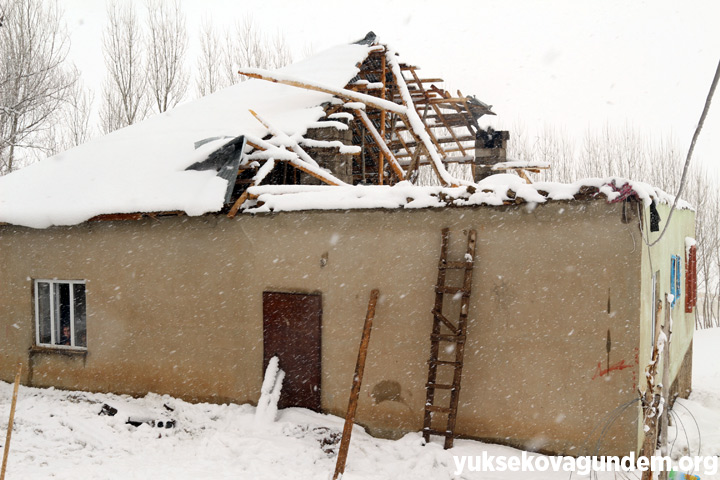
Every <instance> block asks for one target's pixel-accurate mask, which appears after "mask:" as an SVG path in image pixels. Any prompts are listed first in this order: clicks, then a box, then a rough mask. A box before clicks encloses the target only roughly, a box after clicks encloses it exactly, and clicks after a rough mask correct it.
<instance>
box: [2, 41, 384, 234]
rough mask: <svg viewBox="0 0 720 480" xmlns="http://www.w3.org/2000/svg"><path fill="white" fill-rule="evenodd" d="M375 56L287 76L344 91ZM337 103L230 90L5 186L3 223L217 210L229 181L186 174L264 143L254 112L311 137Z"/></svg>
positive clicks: (23, 173) (330, 56) (341, 53)
mask: <svg viewBox="0 0 720 480" xmlns="http://www.w3.org/2000/svg"><path fill="white" fill-rule="evenodd" d="M371 48H372V47H371V46H369V45H360V44H352V45H341V46H338V47H335V48H332V49H330V50H327V51H324V52H322V53H319V54H317V55H315V56H313V57H311V58H309V59H307V60H304V61H301V62H298V63H295V64H293V65H290V66H288V67H285V68H284V69H282V72H283V73H284V74H287V75H290V76H294V77H299V78H304V79H307V80H309V81H313V82H317V83H319V84H323V85H328V86H331V87H334V88H337V89H342V88H343V87H345V85H346V84H347V83H348V81H349V80H350V79H352V78H353V77H354V76H355V75H356V74H357V72H358V67H357V65H358V64H360V63H361V62H362V61H363V60H364V59H365V58H366V56H367V55H368V52H369V51H370V49H371ZM331 99H332V95H329V94H327V93H321V92H317V91H310V90H304V89H300V88H295V87H291V86H286V85H280V84H275V83H270V82H264V81H261V80H249V81H246V82H242V83H239V84H237V85H234V86H231V87H228V88H226V89H224V90H221V91H219V92H216V93H214V94H212V95H209V96H206V97H203V98H201V99H199V100H196V101H193V102H189V103H186V104H183V105H180V106H178V107H176V108H174V109H172V110H170V111H168V112H166V113H163V114H161V115H156V116H154V117H151V118H149V119H147V120H145V121H143V122H140V123H137V124H135V125H131V126H129V127H126V128H123V129H121V130H118V131H115V132H113V133H111V134H109V135H105V136H103V137H100V138H97V139H95V140H92V141H90V142H88V143H86V144H83V145H80V146H78V147H75V148H73V149H71V150H68V151H66V152H63V153H61V154H59V155H55V156H54V157H50V158H47V159H45V160H42V161H41V162H38V163H36V164H33V165H30V166H28V167H26V168H23V169H21V170H18V171H16V172H13V173H11V174H9V175H6V176H4V177H0V222H5V223H11V224H15V225H24V226H30V227H34V228H45V227H48V226H51V225H74V224H78V223H82V222H84V221H86V220H88V219H90V218H92V217H94V216H97V215H102V214H116V213H134V212H163V211H183V212H186V213H187V214H188V215H202V214H204V213H208V212H216V211H219V210H220V209H222V207H223V204H224V201H225V197H226V190H227V181H226V180H224V179H222V178H221V177H219V176H217V174H216V173H217V172H216V171H214V170H204V171H202V170H200V171H198V170H186V168H188V167H189V166H191V165H193V164H195V163H197V162H202V161H203V160H205V159H206V158H207V157H208V155H210V154H211V153H212V152H214V151H216V150H217V149H218V148H220V147H221V146H223V145H224V144H226V143H227V142H229V141H230V140H232V139H233V138H236V137H238V136H240V135H252V136H255V137H259V138H262V137H263V136H264V135H265V134H266V133H267V130H266V128H265V127H264V126H263V125H262V124H261V123H260V122H258V120H257V119H255V118H254V117H253V116H252V115H251V113H250V112H249V109H253V110H255V111H256V112H258V113H259V114H261V115H262V116H263V117H264V118H267V119H268V120H270V121H271V122H272V124H273V126H274V127H275V128H277V129H278V130H282V131H285V132H300V133H304V131H305V130H306V129H307V128H308V127H309V126H312V124H313V123H314V122H316V121H318V120H319V119H320V118H321V117H322V116H323V115H324V109H323V108H322V107H321V104H323V103H324V102H329V101H330V100H331ZM208 139H213V140H210V141H207V140H208ZM203 141H205V143H202V142H203ZM196 143H202V145H199V146H198V147H197V148H196Z"/></svg>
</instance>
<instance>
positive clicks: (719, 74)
mask: <svg viewBox="0 0 720 480" xmlns="http://www.w3.org/2000/svg"><path fill="white" fill-rule="evenodd" d="M718 78H720V62H718V66H717V68H716V69H715V77H714V78H713V81H712V85H710V91H709V92H708V96H707V98H706V99H705V108H703V111H702V115H700V121H699V122H698V125H697V127H695V134H694V135H693V137H692V141H691V142H690V148H689V149H688V153H687V157H686V158H685V166H684V167H683V173H682V177H681V178H680V188H678V192H677V195H675V200H674V201H673V204H672V208H670V214H669V215H668V219H667V222H665V227H664V228H663V230H662V232H660V236H659V237H658V238H656V239H655V241H654V242H652V243H650V244H648V246H649V247H652V246H654V245H655V244H656V243H658V242H659V241H660V239H661V238H662V237H663V235H665V231H667V228H668V225H670V219H671V218H672V214H673V212H674V211H675V208H676V207H677V203H678V200H680V195H681V194H682V191H683V188H684V187H685V179H686V177H687V173H688V170H689V168H690V159H691V158H692V154H693V151H694V150H695V143H696V142H697V139H698V136H700V130H702V127H703V124H704V123H705V118H706V117H707V114H708V111H709V110H710V103H711V102H712V97H713V94H714V93H715V87H717V84H718Z"/></svg>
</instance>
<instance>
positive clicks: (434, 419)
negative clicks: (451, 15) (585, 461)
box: [0, 35, 695, 455]
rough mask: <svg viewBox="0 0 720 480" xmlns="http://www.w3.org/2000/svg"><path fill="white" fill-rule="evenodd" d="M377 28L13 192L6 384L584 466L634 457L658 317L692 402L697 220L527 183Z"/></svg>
mask: <svg viewBox="0 0 720 480" xmlns="http://www.w3.org/2000/svg"><path fill="white" fill-rule="evenodd" d="M420 72H421V71H420V70H419V69H418V68H416V67H413V66H411V65H408V64H405V63H402V62H401V61H400V57H399V56H398V55H397V54H396V53H395V52H394V51H393V50H391V49H390V48H389V47H387V46H385V45H382V44H379V43H377V42H376V41H375V39H374V36H373V35H369V36H368V37H366V39H364V40H363V41H361V42H358V43H355V44H351V45H342V46H339V47H336V48H333V49H330V50H328V51H325V52H322V53H320V54H318V55H316V56H314V57H311V58H309V59H307V60H304V61H302V62H299V63H296V64H294V65H291V66H288V67H286V68H284V69H281V70H279V71H276V72H267V71H260V70H243V71H242V73H243V74H245V75H247V76H249V77H252V78H253V79H251V80H248V81H246V82H242V83H240V84H237V85H235V86H232V87H229V88H227V89H225V90H222V91H219V92H216V93H214V94H212V95H209V96H207V97H204V98H201V99H199V100H197V101H194V102H190V103H187V104H184V105H181V106H179V107H177V108H175V109H174V110H171V111H168V112H167V113H165V114H162V115H157V116H155V117H152V118H150V119H148V120H146V121H143V122H141V123H139V124H136V125H132V126H130V127H127V128H124V129H122V130H119V131H116V132H113V133H111V134H109V135H106V136H104V137H102V138H98V139H96V140H93V141H90V142H88V143H87V144H84V145H81V146H78V147H76V148H74V149H72V150H69V151H67V152H65V153H62V154H59V155H57V156H55V157H52V158H48V159H46V160H43V161H41V162H39V163H37V164H35V165H31V166H29V167H27V168H25V169H22V170H20V171H17V172H14V173H12V174H9V175H7V176H5V177H3V178H0V222H3V223H2V225H0V259H1V265H2V268H0V285H2V288H0V332H2V342H0V379H2V380H4V381H9V380H10V379H11V377H12V376H13V373H14V371H15V366H16V365H17V363H23V364H24V365H27V368H26V369H25V374H24V376H23V380H22V381H23V383H24V384H25V385H31V386H37V387H57V388H63V389H78V390H89V391H100V392H116V393H125V394H130V395H144V394H146V393H147V392H157V393H161V394H170V395H173V396H177V397H181V398H184V399H188V400H192V401H210V402H238V403H241V402H250V403H255V402H257V400H258V398H259V395H260V388H261V384H262V378H263V371H264V367H265V366H266V365H267V362H268V361H269V359H270V358H271V357H272V356H273V355H278V356H279V358H280V366H281V368H282V369H284V370H285V372H286V376H285V382H284V384H283V390H282V398H281V403H280V406H281V407H291V406H298V407H305V408H310V409H313V410H317V411H323V412H328V413H331V414H335V415H341V416H342V415H344V413H345V409H346V406H347V399H348V391H349V387H350V382H351V379H352V372H353V370H354V366H355V359H356V354H357V346H358V341H359V339H360V334H361V330H362V325H363V319H364V315H365V309H366V306H367V300H368V295H369V293H370V290H371V289H373V288H377V289H379V290H380V299H379V302H378V305H377V312H376V317H375V326H374V330H373V333H372V338H371V340H370V348H369V352H368V360H367V366H366V368H365V378H364V383H363V387H362V391H361V396H360V403H359V410H358V414H357V417H356V421H357V422H358V423H360V424H362V425H363V426H365V427H366V428H368V429H369V431H370V432H371V433H373V434H376V435H381V436H387V437H398V436H400V435H402V434H404V433H406V432H409V431H421V430H423V431H424V432H425V435H426V437H427V438H429V439H431V441H445V442H446V445H447V446H449V445H451V444H452V439H453V438H455V437H463V438H477V439H483V440H487V441H492V442H499V443H505V444H511V445H516V446H520V447H523V448H528V449H535V450H541V451H549V452H556V453H563V454H570V455H581V454H593V453H596V452H601V453H604V454H615V455H618V454H619V455H625V454H627V453H628V451H636V450H637V449H639V448H640V447H641V445H642V441H643V428H642V423H643V420H642V405H641V403H640V401H639V400H638V399H639V391H642V390H644V389H645V388H646V386H645V385H646V382H645V367H646V365H647V364H648V363H649V361H650V355H651V350H652V346H653V344H654V339H655V337H656V322H655V318H656V312H655V307H654V306H655V305H656V303H657V300H660V299H662V298H664V295H665V294H666V293H667V294H672V295H673V299H672V302H671V303H668V304H666V305H664V306H663V313H662V315H665V313H666V312H667V311H668V309H669V312H670V313H671V315H672V319H673V336H672V345H671V348H670V378H671V380H672V383H673V392H676V394H678V395H681V396H685V395H687V394H688V392H689V388H690V373H691V352H692V336H693V326H694V314H693V306H694V299H695V295H694V292H695V290H694V288H695V283H694V267H693V266H694V247H693V246H692V237H693V236H694V213H693V211H692V209H690V208H688V207H687V206H685V207H684V208H680V209H679V210H677V211H675V213H674V215H673V217H672V224H671V225H669V228H668V231H667V232H666V233H665V235H664V236H663V237H662V239H661V240H660V242H659V243H658V244H657V245H655V246H653V247H648V244H649V243H651V242H653V241H654V240H655V239H657V238H658V236H659V232H658V231H656V230H658V229H657V228H656V227H657V226H658V224H659V225H660V227H661V228H662V227H664V226H665V224H664V222H665V221H666V220H667V218H668V212H669V210H670V205H669V203H670V202H669V197H668V196H667V195H666V194H664V193H663V192H661V191H659V190H657V189H654V188H652V187H650V186H648V185H645V184H642V183H639V182H632V181H627V180H622V179H612V178H609V179H589V180H584V181H578V182H577V183H574V184H557V183H531V182H530V180H529V178H528V172H533V171H537V169H539V168H544V167H546V166H545V165H528V164H520V163H514V162H508V161H507V160H506V158H505V157H506V155H505V149H506V147H507V140H508V136H507V132H493V131H491V130H486V129H483V128H481V127H480V125H479V123H478V121H479V119H481V117H482V116H483V115H492V114H493V113H492V111H491V109H490V107H489V106H488V105H486V104H484V103H482V102H481V101H478V100H477V99H475V98H474V97H472V96H465V95H463V94H462V93H460V92H457V94H456V95H453V94H450V93H449V92H447V91H445V90H444V89H443V88H442V85H443V84H442V80H441V79H437V78H430V77H427V78H426V77H424V76H422V75H421V73H420Z"/></svg>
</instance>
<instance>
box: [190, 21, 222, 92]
mask: <svg viewBox="0 0 720 480" xmlns="http://www.w3.org/2000/svg"><path fill="white" fill-rule="evenodd" d="M222 57H223V49H222V47H221V46H220V40H219V38H218V36H217V33H216V31H215V27H214V25H213V24H212V22H211V21H210V19H209V18H204V19H203V21H202V25H201V27H200V56H199V58H198V62H197V76H196V78H195V87H196V89H197V94H198V96H200V97H204V96H205V95H209V94H211V93H213V92H215V91H217V90H219V89H220V88H221V74H222V73H223V72H222V71H221V69H220V62H221V59H222Z"/></svg>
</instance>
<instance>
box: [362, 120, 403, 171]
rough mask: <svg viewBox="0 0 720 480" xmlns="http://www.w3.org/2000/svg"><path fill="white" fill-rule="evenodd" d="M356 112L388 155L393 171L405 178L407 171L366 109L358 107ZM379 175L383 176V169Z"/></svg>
mask: <svg viewBox="0 0 720 480" xmlns="http://www.w3.org/2000/svg"><path fill="white" fill-rule="evenodd" d="M355 114H356V115H357V117H358V118H359V119H360V121H361V122H362V123H363V125H364V126H365V128H366V129H367V131H368V133H370V135H371V136H372V137H373V139H374V140H375V143H376V144H377V146H378V148H379V149H380V150H381V151H382V152H383V153H384V154H385V155H386V156H387V158H388V161H389V162H390V167H391V168H392V170H393V172H395V175H397V177H398V179H399V180H400V181H403V180H405V172H403V169H402V167H401V166H400V164H399V163H398V161H397V159H396V158H395V155H393V153H392V152H391V151H390V148H388V146H387V144H386V143H385V139H384V138H382V137H381V136H380V133H379V132H378V131H377V129H376V128H375V125H373V124H372V122H371V121H370V119H369V118H368V116H367V114H366V113H365V111H364V110H361V109H357V110H355ZM379 175H380V176H381V177H382V171H381V172H379Z"/></svg>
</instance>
